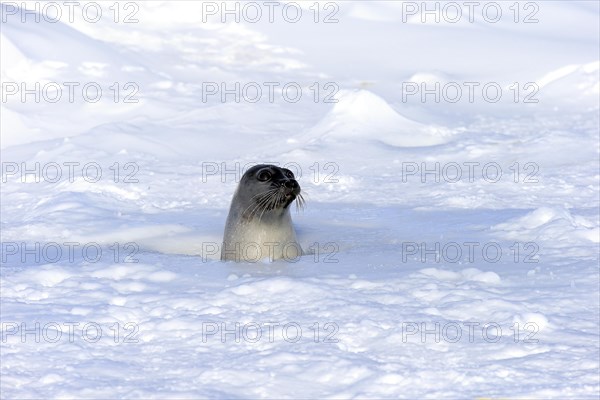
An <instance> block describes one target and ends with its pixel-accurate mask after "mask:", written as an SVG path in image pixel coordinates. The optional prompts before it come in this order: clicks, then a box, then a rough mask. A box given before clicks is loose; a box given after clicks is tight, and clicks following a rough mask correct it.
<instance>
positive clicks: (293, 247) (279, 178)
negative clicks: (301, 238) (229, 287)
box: [221, 164, 304, 262]
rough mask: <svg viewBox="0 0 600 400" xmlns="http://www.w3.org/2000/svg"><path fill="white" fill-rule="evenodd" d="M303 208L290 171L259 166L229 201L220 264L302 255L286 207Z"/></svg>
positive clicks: (252, 169)
mask: <svg viewBox="0 0 600 400" xmlns="http://www.w3.org/2000/svg"><path fill="white" fill-rule="evenodd" d="M294 200H297V201H296V206H297V207H303V206H304V198H303V197H302V195H301V194H300V185H299V184H298V182H297V181H296V178H295V177H294V174H293V173H292V171H290V170H289V169H286V168H279V167H277V166H275V165H269V164H259V165H255V166H253V167H251V168H250V169H248V170H247V171H246V173H245V174H244V175H243V176H242V179H241V180H240V183H239V184H238V186H237V189H236V191H235V193H234V195H233V199H232V200H231V207H230V208H229V215H227V222H226V224H225V232H224V234H223V246H222V247H221V260H224V261H229V260H231V261H236V262H240V261H247V262H257V261H259V260H262V259H265V258H269V259H270V260H277V259H286V260H295V259H297V258H298V257H300V256H301V255H302V248H301V247H300V245H299V244H298V241H297V239H296V231H295V230H294V226H293V225H292V217H291V215H290V204H292V202H293V201H294Z"/></svg>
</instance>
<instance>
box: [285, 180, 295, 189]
mask: <svg viewBox="0 0 600 400" xmlns="http://www.w3.org/2000/svg"><path fill="white" fill-rule="evenodd" d="M283 186H284V187H285V188H288V189H295V188H297V187H298V182H296V181H295V180H289V181H285V182H283Z"/></svg>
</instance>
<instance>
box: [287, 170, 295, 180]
mask: <svg viewBox="0 0 600 400" xmlns="http://www.w3.org/2000/svg"><path fill="white" fill-rule="evenodd" d="M285 176H287V177H288V178H290V179H294V174H293V173H292V171H289V170H287V171H285Z"/></svg>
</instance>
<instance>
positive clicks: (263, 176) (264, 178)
mask: <svg viewBox="0 0 600 400" xmlns="http://www.w3.org/2000/svg"><path fill="white" fill-rule="evenodd" d="M257 178H258V180H259V181H262V182H266V181H268V180H269V179H271V173H270V172H269V171H261V172H259V173H258V176H257Z"/></svg>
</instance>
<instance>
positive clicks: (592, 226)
mask: <svg viewBox="0 0 600 400" xmlns="http://www.w3.org/2000/svg"><path fill="white" fill-rule="evenodd" d="M492 230H493V231H494V230H495V231H500V232H503V233H504V234H505V236H506V237H507V238H508V239H519V238H521V239H522V238H528V239H529V240H539V241H542V242H547V243H552V242H559V243H564V244H567V243H581V240H584V241H588V242H592V243H598V242H599V241H600V240H599V239H600V228H599V227H598V224H597V223H595V222H594V221H592V220H590V219H588V218H585V217H583V216H578V215H572V214H571V212H570V211H569V210H567V209H565V208H561V207H539V208H537V209H535V210H533V211H531V212H529V213H527V214H526V215H524V216H522V217H517V218H512V219H510V220H508V221H506V222H503V223H500V224H497V225H494V226H493V227H492Z"/></svg>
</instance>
